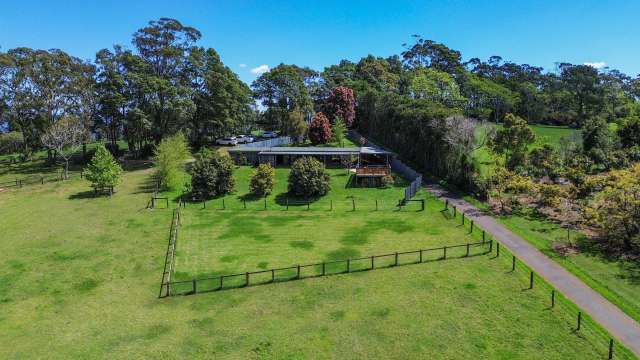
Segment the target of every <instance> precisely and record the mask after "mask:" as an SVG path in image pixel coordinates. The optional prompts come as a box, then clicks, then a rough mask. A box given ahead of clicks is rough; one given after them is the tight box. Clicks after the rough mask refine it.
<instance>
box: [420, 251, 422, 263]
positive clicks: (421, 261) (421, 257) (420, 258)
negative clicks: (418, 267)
mask: <svg viewBox="0 0 640 360" xmlns="http://www.w3.org/2000/svg"><path fill="white" fill-rule="evenodd" d="M420 263H421V264H422V250H420Z"/></svg>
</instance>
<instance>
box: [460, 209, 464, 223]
mask: <svg viewBox="0 0 640 360" xmlns="http://www.w3.org/2000/svg"><path fill="white" fill-rule="evenodd" d="M460 214H461V215H462V225H464V212H463V211H460Z"/></svg>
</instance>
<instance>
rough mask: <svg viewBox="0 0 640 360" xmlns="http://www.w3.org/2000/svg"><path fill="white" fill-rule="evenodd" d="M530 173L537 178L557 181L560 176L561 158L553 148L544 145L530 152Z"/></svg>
mask: <svg viewBox="0 0 640 360" xmlns="http://www.w3.org/2000/svg"><path fill="white" fill-rule="evenodd" d="M528 158H529V164H528V168H529V172H530V173H531V174H532V175H533V176H536V177H543V176H548V177H549V178H550V179H555V178H557V177H558V176H559V175H560V157H559V156H558V154H557V152H556V150H555V149H554V148H553V146H551V145H549V144H544V145H543V146H542V147H540V148H535V149H533V150H531V152H529V156H528Z"/></svg>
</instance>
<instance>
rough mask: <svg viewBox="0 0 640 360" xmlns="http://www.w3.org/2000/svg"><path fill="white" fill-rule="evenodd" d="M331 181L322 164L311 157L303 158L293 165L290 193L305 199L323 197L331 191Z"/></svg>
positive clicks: (289, 186) (290, 173)
mask: <svg viewBox="0 0 640 360" xmlns="http://www.w3.org/2000/svg"><path fill="white" fill-rule="evenodd" d="M330 181H331V178H330V176H329V174H327V172H326V171H325V168H324V165H323V164H322V163H321V162H319V161H318V160H316V159H314V158H311V157H306V156H305V157H301V158H299V159H298V160H296V161H294V163H293V165H291V171H290V172H289V185H288V188H289V193H290V194H292V195H295V196H303V197H305V198H311V197H317V196H323V195H325V194H326V193H327V192H329V190H330V189H331V185H330Z"/></svg>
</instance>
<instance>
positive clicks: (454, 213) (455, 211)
mask: <svg viewBox="0 0 640 360" xmlns="http://www.w3.org/2000/svg"><path fill="white" fill-rule="evenodd" d="M457 212H458V209H456V206H455V205H453V217H454V218H455V217H456V214H457Z"/></svg>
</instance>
